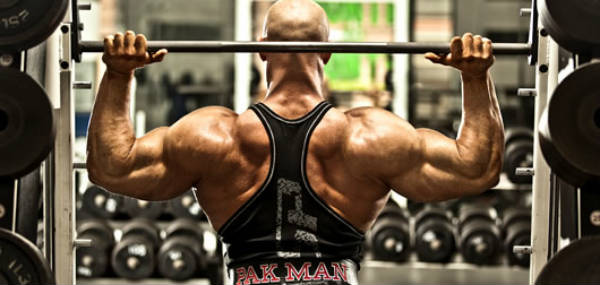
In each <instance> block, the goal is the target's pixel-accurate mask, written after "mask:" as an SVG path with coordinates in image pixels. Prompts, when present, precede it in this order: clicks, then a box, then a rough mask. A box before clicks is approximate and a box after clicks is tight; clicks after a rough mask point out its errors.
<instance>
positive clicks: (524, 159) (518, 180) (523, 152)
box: [504, 139, 533, 184]
mask: <svg viewBox="0 0 600 285" xmlns="http://www.w3.org/2000/svg"><path fill="white" fill-rule="evenodd" d="M520 167H525V168H530V167H533V139H531V140H517V141H513V142H512V143H510V144H509V145H508V146H507V148H506V152H505V157H504V172H505V173H506V175H507V176H508V180H510V181H511V182H512V183H515V184H530V183H531V182H532V177H531V176H522V175H517V174H516V170H517V168H520Z"/></svg>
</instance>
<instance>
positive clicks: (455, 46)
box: [425, 33, 495, 78]
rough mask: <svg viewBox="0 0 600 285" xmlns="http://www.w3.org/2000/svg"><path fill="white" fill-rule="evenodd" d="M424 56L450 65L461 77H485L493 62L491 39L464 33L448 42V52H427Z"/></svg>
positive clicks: (435, 61)
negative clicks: (460, 73)
mask: <svg viewBox="0 0 600 285" xmlns="http://www.w3.org/2000/svg"><path fill="white" fill-rule="evenodd" d="M425 58H427V59H429V60H430V61H432V62H434V63H438V64H442V65H447V66H452V67H454V68H456V69H458V70H460V71H461V72H462V75H463V78H464V77H467V78H485V76H486V75H487V72H488V70H489V69H490V67H491V66H492V65H493V64H494V61H495V59H494V55H493V52H492V41H490V40H489V39H486V38H482V37H481V36H478V35H477V36H473V35H472V34H470V33H466V34H465V35H464V36H463V37H462V38H460V37H454V38H453V39H452V41H451V42H450V54H447V55H438V54H435V53H427V54H426V55H425Z"/></svg>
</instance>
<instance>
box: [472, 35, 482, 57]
mask: <svg viewBox="0 0 600 285" xmlns="http://www.w3.org/2000/svg"><path fill="white" fill-rule="evenodd" d="M473 55H474V56H475V57H480V56H481V55H483V38H482V37H481V36H475V37H473Z"/></svg>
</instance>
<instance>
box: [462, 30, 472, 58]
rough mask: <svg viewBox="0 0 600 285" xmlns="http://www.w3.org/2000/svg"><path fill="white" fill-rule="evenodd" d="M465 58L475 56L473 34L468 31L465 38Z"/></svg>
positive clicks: (463, 40)
mask: <svg viewBox="0 0 600 285" xmlns="http://www.w3.org/2000/svg"><path fill="white" fill-rule="evenodd" d="M462 42H463V58H466V59H468V58H472V57H473V34H471V33H466V34H465V35H464V36H463V38H462Z"/></svg>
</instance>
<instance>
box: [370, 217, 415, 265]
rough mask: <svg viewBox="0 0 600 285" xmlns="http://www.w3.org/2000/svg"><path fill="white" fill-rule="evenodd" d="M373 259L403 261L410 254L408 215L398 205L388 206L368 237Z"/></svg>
mask: <svg viewBox="0 0 600 285" xmlns="http://www.w3.org/2000/svg"><path fill="white" fill-rule="evenodd" d="M367 240H368V245H369V247H370V248H371V251H372V253H373V259H375V260H384V261H396V262H402V261H406V260H407V259H408V256H409V254H410V231H409V224H408V219H407V218H406V215H405V214H404V212H403V211H402V209H400V208H399V207H397V206H386V207H385V208H384V209H383V211H382V212H381V213H380V214H379V217H378V218H377V221H376V222H375V224H374V225H373V228H372V229H371V231H370V232H369V234H368V237H367Z"/></svg>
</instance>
